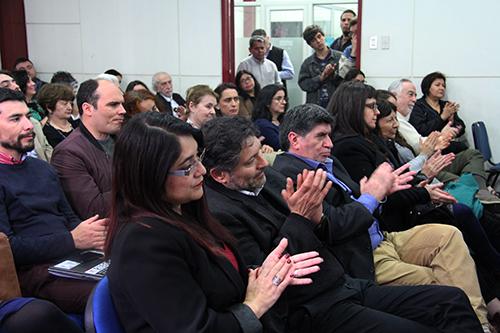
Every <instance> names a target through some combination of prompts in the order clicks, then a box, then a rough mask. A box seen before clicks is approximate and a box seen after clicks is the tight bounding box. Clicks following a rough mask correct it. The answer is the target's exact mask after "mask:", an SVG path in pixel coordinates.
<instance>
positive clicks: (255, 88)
mask: <svg viewBox="0 0 500 333" xmlns="http://www.w3.org/2000/svg"><path fill="white" fill-rule="evenodd" d="M234 82H235V83H236V87H237V89H238V95H239V96H240V100H241V101H240V115H241V116H243V117H245V118H249V119H250V118H252V110H253V108H254V105H255V99H256V98H257V96H258V95H259V92H260V84H259V82H257V80H256V79H255V76H253V74H252V73H250V72H249V71H247V70H245V69H243V70H241V71H239V72H238V73H236V78H235V79H234Z"/></svg>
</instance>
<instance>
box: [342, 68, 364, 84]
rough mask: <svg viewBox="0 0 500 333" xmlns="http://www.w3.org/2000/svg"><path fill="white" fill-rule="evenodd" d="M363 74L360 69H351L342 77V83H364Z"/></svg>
mask: <svg viewBox="0 0 500 333" xmlns="http://www.w3.org/2000/svg"><path fill="white" fill-rule="evenodd" d="M365 79H366V76H365V73H363V72H362V71H361V70H360V69H357V68H353V69H351V70H349V72H347V74H346V75H345V77H344V81H359V82H363V83H365Z"/></svg>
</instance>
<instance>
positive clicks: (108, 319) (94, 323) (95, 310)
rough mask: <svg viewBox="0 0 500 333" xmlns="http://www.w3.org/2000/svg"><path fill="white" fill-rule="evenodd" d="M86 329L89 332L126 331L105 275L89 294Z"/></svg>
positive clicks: (121, 332)
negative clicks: (119, 317)
mask: <svg viewBox="0 0 500 333" xmlns="http://www.w3.org/2000/svg"><path fill="white" fill-rule="evenodd" d="M85 331H86V332H89V333H125V330H124V329H123V327H122V325H121V323H120V320H119V319H118V314H117V313H116V310H115V306H114V305H113V300H112V299H111V294H110V292H109V284H108V277H107V276H105V277H104V278H103V279H102V280H101V281H99V283H97V285H96V286H95V288H94V290H93V291H92V293H91V294H90V296H89V300H88V301H87V306H86V307H85Z"/></svg>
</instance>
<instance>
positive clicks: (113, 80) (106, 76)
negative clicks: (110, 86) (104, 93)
mask: <svg viewBox="0 0 500 333" xmlns="http://www.w3.org/2000/svg"><path fill="white" fill-rule="evenodd" d="M94 80H96V81H101V80H104V81H109V82H111V83H114V84H115V85H116V86H117V87H119V86H120V82H119V81H118V78H117V77H116V76H114V75H111V74H106V73H102V74H99V75H97V76H96V77H95V79H94Z"/></svg>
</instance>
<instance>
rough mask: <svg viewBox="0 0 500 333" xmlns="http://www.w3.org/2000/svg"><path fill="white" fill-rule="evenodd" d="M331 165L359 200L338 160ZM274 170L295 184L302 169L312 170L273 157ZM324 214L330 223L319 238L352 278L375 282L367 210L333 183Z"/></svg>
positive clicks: (292, 159) (295, 160) (296, 161)
mask: <svg viewBox="0 0 500 333" xmlns="http://www.w3.org/2000/svg"><path fill="white" fill-rule="evenodd" d="M333 165H334V167H333V168H334V169H333V170H334V175H335V177H336V178H338V179H339V180H340V181H342V182H343V183H344V184H346V185H347V186H348V187H349V188H350V189H351V190H352V192H353V196H354V197H356V198H357V197H359V195H360V192H359V185H358V184H357V183H355V182H354V181H352V179H351V178H350V177H349V175H348V173H347V171H346V170H345V169H344V167H343V166H342V164H341V163H340V161H339V160H337V159H335V158H334V159H333ZM273 167H274V168H276V170H278V171H279V172H281V173H282V174H283V175H285V176H287V177H290V178H292V179H293V181H294V182H296V180H297V174H299V173H301V172H302V170H304V169H308V170H312V168H311V167H310V166H309V165H308V164H306V163H305V162H304V161H302V160H300V159H299V158H297V157H295V156H293V155H290V154H280V155H278V156H276V159H275V161H274V164H273ZM323 213H324V214H325V216H326V217H328V220H329V223H327V224H324V225H322V229H323V230H322V231H321V236H320V237H321V238H322V239H323V240H324V241H325V242H326V243H327V244H328V245H330V246H332V248H333V251H334V252H335V254H336V255H337V258H339V260H340V261H341V262H342V264H343V265H344V268H345V270H346V271H347V272H348V273H349V275H351V276H353V277H356V278H363V279H369V280H374V272H375V268H374V265H373V252H372V247H371V241H370V236H369V234H368V228H369V227H370V226H371V225H372V223H373V220H374V219H373V216H372V215H371V213H370V211H369V210H368V209H366V208H365V207H364V206H363V205H362V204H360V203H359V202H356V201H354V200H353V199H352V198H351V196H350V195H349V194H348V193H347V192H345V191H344V190H343V189H342V188H341V187H340V186H338V185H336V184H333V186H332V188H331V189H330V191H329V192H328V194H327V196H326V198H325V200H324V201H323Z"/></svg>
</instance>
